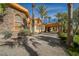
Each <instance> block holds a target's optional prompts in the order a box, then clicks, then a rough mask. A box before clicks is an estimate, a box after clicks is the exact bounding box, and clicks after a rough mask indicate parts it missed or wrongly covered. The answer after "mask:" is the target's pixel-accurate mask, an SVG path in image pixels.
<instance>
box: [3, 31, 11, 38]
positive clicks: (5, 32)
mask: <svg viewBox="0 0 79 59" xmlns="http://www.w3.org/2000/svg"><path fill="white" fill-rule="evenodd" d="M2 34H3V35H4V39H8V38H10V37H11V36H12V32H10V31H4V32H2Z"/></svg>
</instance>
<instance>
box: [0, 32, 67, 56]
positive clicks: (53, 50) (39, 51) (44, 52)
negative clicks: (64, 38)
mask: <svg viewBox="0 0 79 59" xmlns="http://www.w3.org/2000/svg"><path fill="white" fill-rule="evenodd" d="M0 55H4V56H5V55H8V56H12V55H13V56H17V55H18V56H29V55H30V56H67V55H68V54H67V53H66V52H65V49H64V47H63V46H62V44H61V43H60V39H59V38H58V35H57V34H52V33H42V34H35V35H33V36H28V37H27V43H25V44H24V45H22V46H19V47H13V48H10V47H9V46H0Z"/></svg>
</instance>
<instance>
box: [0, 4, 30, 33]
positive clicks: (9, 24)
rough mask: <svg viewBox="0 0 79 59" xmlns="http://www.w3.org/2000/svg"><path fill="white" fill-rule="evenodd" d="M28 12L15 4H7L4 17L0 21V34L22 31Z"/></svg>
mask: <svg viewBox="0 0 79 59" xmlns="http://www.w3.org/2000/svg"><path fill="white" fill-rule="evenodd" d="M29 17H30V16H29V11H28V10H27V9H25V8H24V7H22V6H20V5H19V4H16V3H9V4H7V6H6V8H5V15H4V16H3V18H2V19H1V20H3V22H1V21H0V32H2V31H12V32H18V31H20V30H22V29H23V25H24V22H23V21H24V20H26V21H27V20H28V19H29Z"/></svg>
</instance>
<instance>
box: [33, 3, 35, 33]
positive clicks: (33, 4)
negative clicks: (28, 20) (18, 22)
mask: <svg viewBox="0 0 79 59" xmlns="http://www.w3.org/2000/svg"><path fill="white" fill-rule="evenodd" d="M34 8H35V4H34V3H32V33H34Z"/></svg>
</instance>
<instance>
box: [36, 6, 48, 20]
mask: <svg viewBox="0 0 79 59" xmlns="http://www.w3.org/2000/svg"><path fill="white" fill-rule="evenodd" d="M37 11H38V13H39V14H40V18H41V19H42V20H44V18H45V16H46V15H47V9H46V7H45V6H44V5H40V6H38V7H37Z"/></svg>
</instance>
